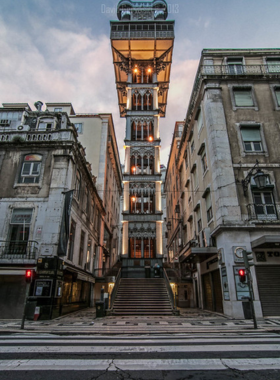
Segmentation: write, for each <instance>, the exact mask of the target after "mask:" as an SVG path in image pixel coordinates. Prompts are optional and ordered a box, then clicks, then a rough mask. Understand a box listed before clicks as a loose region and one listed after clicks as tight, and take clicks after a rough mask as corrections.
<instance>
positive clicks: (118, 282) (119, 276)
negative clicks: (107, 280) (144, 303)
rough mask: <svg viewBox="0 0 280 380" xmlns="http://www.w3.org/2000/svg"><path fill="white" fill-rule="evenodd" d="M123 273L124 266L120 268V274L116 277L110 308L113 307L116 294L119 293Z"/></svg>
mask: <svg viewBox="0 0 280 380" xmlns="http://www.w3.org/2000/svg"><path fill="white" fill-rule="evenodd" d="M121 274H122V268H119V271H118V274H117V277H116V282H115V286H114V288H113V290H112V293H111V302H110V309H113V305H114V302H115V299H116V295H117V291H118V288H119V285H120V281H121Z"/></svg>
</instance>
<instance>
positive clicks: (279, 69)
mask: <svg viewBox="0 0 280 380" xmlns="http://www.w3.org/2000/svg"><path fill="white" fill-rule="evenodd" d="M200 74H201V75H203V76H204V75H209V76H212V75H214V76H215V75H218V76H220V75H222V76H224V75H227V76H229V75H232V76H246V75H262V76H266V75H269V76H270V75H278V76H279V75H280V65H273V67H272V66H271V65H202V66H201V71H200Z"/></svg>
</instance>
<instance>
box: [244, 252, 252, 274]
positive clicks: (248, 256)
mask: <svg viewBox="0 0 280 380" xmlns="http://www.w3.org/2000/svg"><path fill="white" fill-rule="evenodd" d="M243 260H244V264H245V268H246V269H249V268H250V267H251V266H253V265H254V255H253V252H248V251H245V250H244V251H243Z"/></svg>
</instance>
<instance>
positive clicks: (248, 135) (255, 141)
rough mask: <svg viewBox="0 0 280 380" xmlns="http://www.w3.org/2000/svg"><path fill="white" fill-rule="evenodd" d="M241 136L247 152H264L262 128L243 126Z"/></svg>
mask: <svg viewBox="0 0 280 380" xmlns="http://www.w3.org/2000/svg"><path fill="white" fill-rule="evenodd" d="M241 136H242V141H243V146H244V150H245V152H263V144H262V138H261V131H260V126H242V127H241Z"/></svg>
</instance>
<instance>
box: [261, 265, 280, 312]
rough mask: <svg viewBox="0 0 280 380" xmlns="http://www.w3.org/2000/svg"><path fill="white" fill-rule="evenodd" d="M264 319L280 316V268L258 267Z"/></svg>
mask: <svg viewBox="0 0 280 380" xmlns="http://www.w3.org/2000/svg"><path fill="white" fill-rule="evenodd" d="M256 275H257V282H258V288H259V295H260V300H261V305H262V311H263V316H264V317H270V316H276V315H280V266H256Z"/></svg>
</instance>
